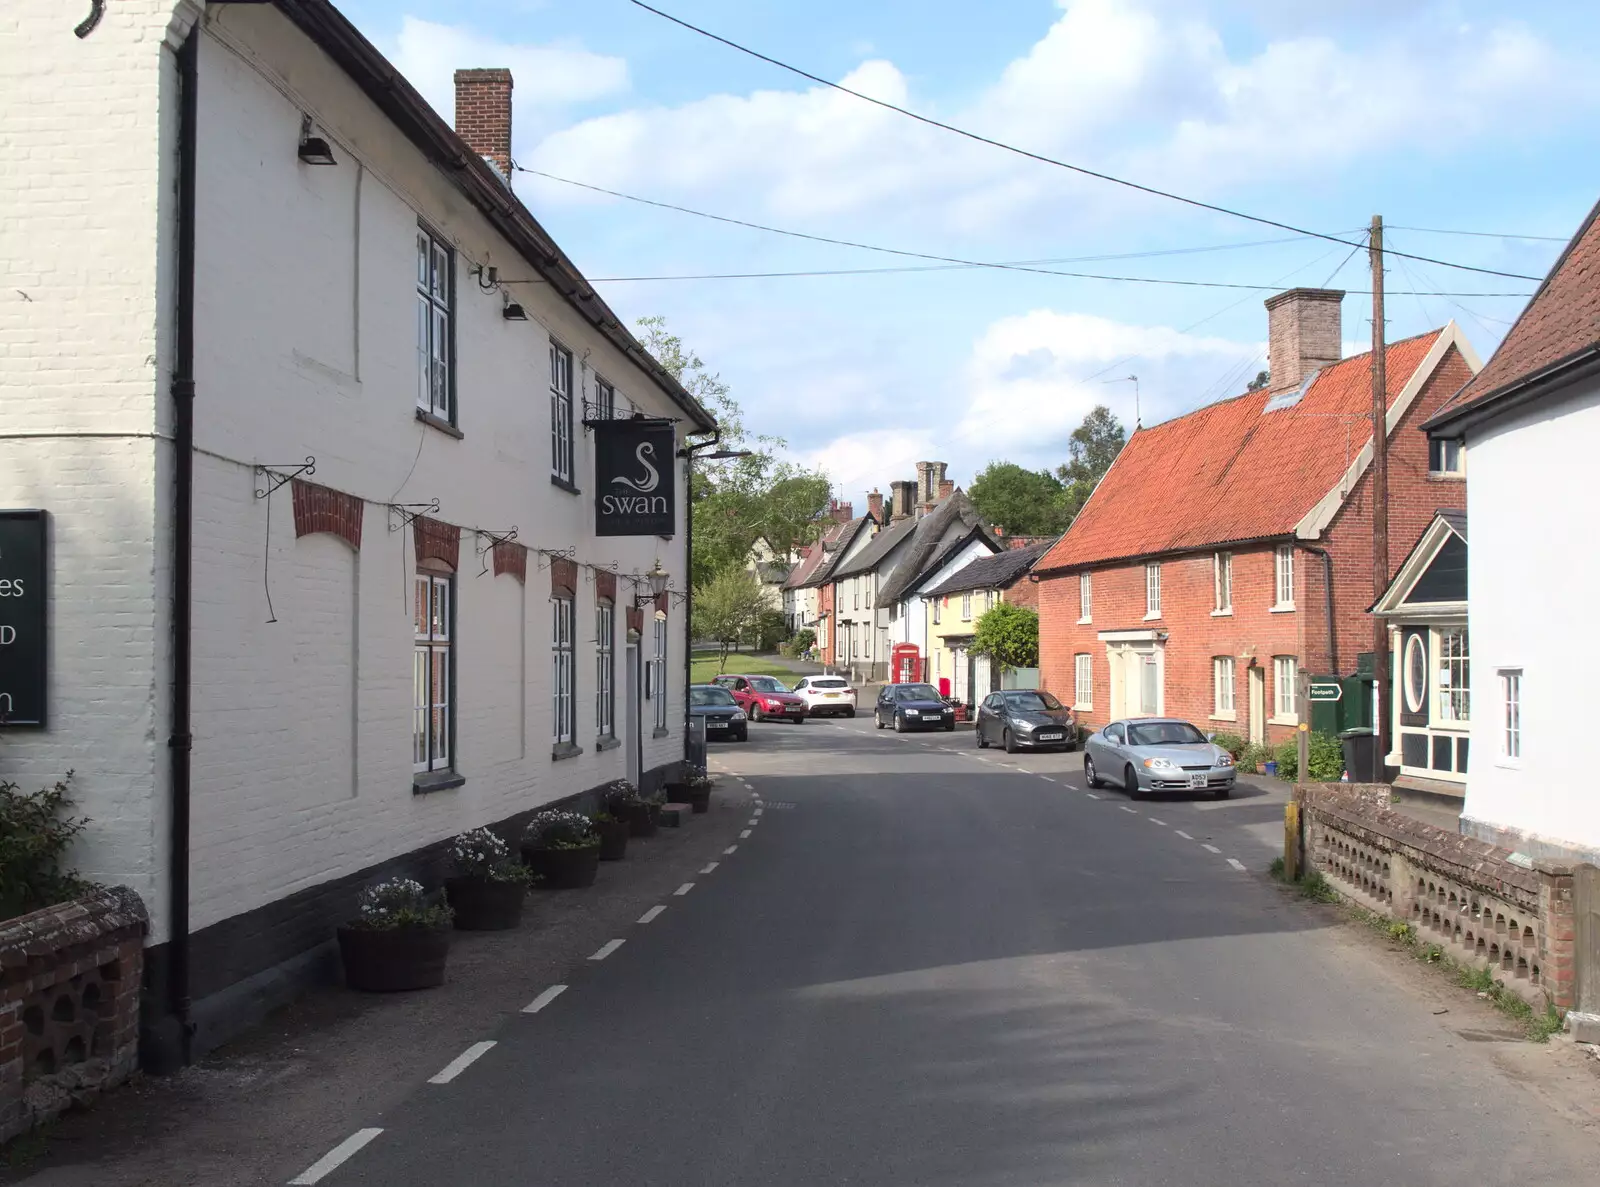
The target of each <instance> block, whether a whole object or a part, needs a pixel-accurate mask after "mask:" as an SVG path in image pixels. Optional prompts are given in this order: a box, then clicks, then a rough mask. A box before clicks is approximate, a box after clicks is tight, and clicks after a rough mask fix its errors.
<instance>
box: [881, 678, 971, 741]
mask: <svg viewBox="0 0 1600 1187" xmlns="http://www.w3.org/2000/svg"><path fill="white" fill-rule="evenodd" d="M874 716H875V717H876V719H877V722H878V728H879V729H887V728H888V727H889V726H891V725H892V726H894V728H895V732H896V733H901V734H903V733H905V732H906V731H907V730H937V729H946V730H954V729H955V728H956V711H955V710H954V709H952V708H951V707H950V706H949V705H947V704H945V702H944V698H943V697H941V696H940V695H939V690H938V689H937V688H935V687H934V686H933V685H931V684H886V685H884V687H883V691H882V692H880V693H879V694H878V707H877V709H876V710H875V711H874Z"/></svg>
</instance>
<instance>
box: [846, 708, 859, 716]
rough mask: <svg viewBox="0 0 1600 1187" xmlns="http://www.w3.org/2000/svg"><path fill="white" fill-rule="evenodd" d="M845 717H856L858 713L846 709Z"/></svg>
mask: <svg viewBox="0 0 1600 1187" xmlns="http://www.w3.org/2000/svg"><path fill="white" fill-rule="evenodd" d="M844 715H845V716H846V717H854V716H855V715H856V711H855V710H854V709H846V710H845V711H844Z"/></svg>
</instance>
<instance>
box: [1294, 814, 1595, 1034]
mask: <svg viewBox="0 0 1600 1187" xmlns="http://www.w3.org/2000/svg"><path fill="white" fill-rule="evenodd" d="M1296 795H1297V798H1298V799H1299V800H1300V803H1301V807H1302V814H1303V820H1304V829H1305V843H1306V859H1307V861H1308V862H1309V863H1310V864H1311V865H1312V866H1313V867H1314V868H1316V869H1318V870H1320V871H1321V872H1322V874H1323V876H1324V877H1326V878H1327V879H1328V881H1329V882H1330V883H1332V884H1333V886H1334V888H1335V889H1337V890H1338V891H1339V892H1340V893H1341V894H1343V895H1344V896H1345V897H1346V898H1348V899H1350V900H1352V901H1353V902H1356V903H1359V904H1361V905H1362V906H1365V907H1367V908H1368V909H1370V910H1373V911H1377V912H1380V913H1382V914H1386V915H1388V916H1389V917H1391V918H1393V919H1396V920H1404V921H1405V922H1407V923H1410V924H1412V925H1413V926H1414V927H1415V928H1416V929H1417V934H1418V936H1419V937H1420V938H1421V939H1422V940H1424V941H1426V942H1430V943H1435V944H1438V945H1439V946H1440V947H1441V948H1443V949H1445V950H1446V951H1447V952H1449V953H1450V955H1451V956H1453V957H1454V958H1455V959H1456V960H1458V961H1460V962H1461V963H1463V964H1466V965H1474V966H1477V967H1480V968H1489V969H1492V970H1494V971H1495V973H1496V975H1497V977H1498V978H1499V979H1501V980H1503V981H1504V983H1505V985H1506V986H1507V988H1509V989H1511V990H1512V991H1514V992H1516V993H1517V994H1518V995H1519V996H1521V997H1523V998H1524V999H1526V1000H1527V1001H1528V1002H1530V1003H1531V1004H1533V1005H1534V1006H1536V1007H1540V1008H1542V1007H1543V1006H1544V1004H1545V1003H1546V1002H1547V1001H1548V1002H1549V1003H1551V1004H1553V1005H1555V1006H1557V1007H1559V1008H1561V1009H1567V1008H1569V1007H1570V1006H1571V1005H1572V1003H1573V989H1574V985H1573V982H1574V967H1575V966H1574V939H1573V937H1574V918H1573V875H1572V868H1571V867H1570V866H1566V865H1560V864H1557V863H1554V862H1546V861H1537V862H1535V863H1533V866H1532V868H1529V867H1528V866H1524V865H1519V864H1518V863H1516V862H1513V861H1512V860H1510V859H1511V851H1510V850H1509V849H1500V848H1498V847H1496V846H1494V845H1490V844H1487V843H1486V842H1483V841H1477V840H1473V839H1472V838H1471V837H1464V836H1461V835H1460V834H1458V833H1452V832H1446V831H1445V830H1444V829H1440V828H1434V827H1433V826H1432V825H1429V824H1424V823H1422V822H1421V821H1419V820H1413V819H1411V818H1410V817H1409V816H1403V815H1401V814H1400V813H1398V812H1393V811H1390V810H1389V809H1388V808H1386V807H1384V806H1383V803H1384V802H1386V800H1385V798H1384V797H1381V796H1379V795H1378V794H1377V793H1376V792H1375V791H1374V790H1373V789H1372V788H1371V787H1368V786H1366V785H1362V786H1360V787H1358V788H1351V787H1350V785H1348V784H1341V783H1324V784H1311V785H1308V786H1303V787H1301V788H1299V789H1297V792H1296Z"/></svg>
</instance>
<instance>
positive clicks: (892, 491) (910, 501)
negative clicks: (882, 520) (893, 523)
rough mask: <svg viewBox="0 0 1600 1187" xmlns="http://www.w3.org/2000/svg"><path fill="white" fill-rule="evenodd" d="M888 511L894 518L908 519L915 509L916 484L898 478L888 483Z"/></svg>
mask: <svg viewBox="0 0 1600 1187" xmlns="http://www.w3.org/2000/svg"><path fill="white" fill-rule="evenodd" d="M889 504H890V506H889V513H890V514H891V515H893V516H894V517H895V518H896V519H910V518H911V516H912V515H913V514H914V513H915V512H916V509H917V484H916V483H915V482H913V481H912V480H911V479H909V478H899V479H896V480H895V481H894V482H891V483H890V484H889Z"/></svg>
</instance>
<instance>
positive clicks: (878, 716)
mask: <svg viewBox="0 0 1600 1187" xmlns="http://www.w3.org/2000/svg"><path fill="white" fill-rule="evenodd" d="M872 724H874V725H875V726H877V727H878V728H879V729H882V728H883V714H882V713H874V714H873V715H872Z"/></svg>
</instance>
